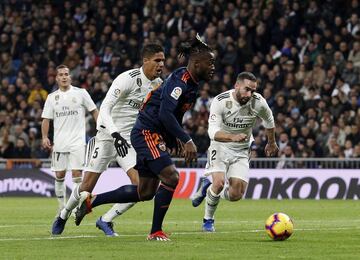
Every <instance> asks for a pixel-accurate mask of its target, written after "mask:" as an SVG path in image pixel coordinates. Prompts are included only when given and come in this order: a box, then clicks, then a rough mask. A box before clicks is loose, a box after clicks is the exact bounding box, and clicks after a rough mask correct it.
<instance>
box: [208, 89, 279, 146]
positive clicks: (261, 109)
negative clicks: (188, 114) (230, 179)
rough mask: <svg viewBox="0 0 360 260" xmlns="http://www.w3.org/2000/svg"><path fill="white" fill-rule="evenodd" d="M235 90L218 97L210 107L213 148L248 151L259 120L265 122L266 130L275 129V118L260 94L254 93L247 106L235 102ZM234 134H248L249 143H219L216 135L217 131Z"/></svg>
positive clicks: (210, 133)
mask: <svg viewBox="0 0 360 260" xmlns="http://www.w3.org/2000/svg"><path fill="white" fill-rule="evenodd" d="M234 92H235V90H234V89H231V90H228V91H226V92H224V93H222V94H220V95H218V96H216V97H215V98H214V100H213V102H212V103H211V106H210V116H209V130H208V132H209V136H210V139H211V146H213V145H215V146H217V145H220V146H222V147H223V148H225V149H231V150H234V151H239V150H246V149H248V148H249V147H250V144H251V142H252V141H253V136H252V130H253V127H254V126H255V124H256V121H257V119H258V118H259V119H261V120H262V121H263V125H264V127H265V128H274V127H275V123H274V117H273V114H272V111H271V109H270V108H269V105H268V104H267V102H266V100H265V99H264V98H263V97H262V96H261V95H260V94H258V93H254V94H253V95H252V97H251V99H250V100H249V102H247V103H246V104H245V105H240V103H239V102H238V101H237V100H235V98H234V96H233V95H235V93H234ZM219 130H221V131H224V132H227V133H232V134H240V133H243V134H246V135H247V136H248V139H247V141H244V142H217V141H215V140H214V135H215V133H216V132H217V131H219ZM245 153H247V151H245Z"/></svg>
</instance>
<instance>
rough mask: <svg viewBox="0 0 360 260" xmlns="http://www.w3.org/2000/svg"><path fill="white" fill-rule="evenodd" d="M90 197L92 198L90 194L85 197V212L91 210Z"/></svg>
mask: <svg viewBox="0 0 360 260" xmlns="http://www.w3.org/2000/svg"><path fill="white" fill-rule="evenodd" d="M91 198H92V196H91V195H90V196H88V197H87V198H86V209H87V213H90V212H91V211H92V206H91Z"/></svg>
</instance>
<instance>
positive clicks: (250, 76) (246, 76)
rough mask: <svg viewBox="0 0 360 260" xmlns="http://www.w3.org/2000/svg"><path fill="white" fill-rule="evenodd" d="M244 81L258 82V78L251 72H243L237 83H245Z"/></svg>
mask: <svg viewBox="0 0 360 260" xmlns="http://www.w3.org/2000/svg"><path fill="white" fill-rule="evenodd" d="M244 79H248V80H250V81H257V78H256V77H255V75H254V74H252V73H251V72H241V73H239V75H238V76H237V78H236V81H243V80H244Z"/></svg>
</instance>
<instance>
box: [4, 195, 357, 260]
mask: <svg viewBox="0 0 360 260" xmlns="http://www.w3.org/2000/svg"><path fill="white" fill-rule="evenodd" d="M152 206H153V202H152V201H151V202H142V203H138V204H137V205H135V206H134V207H133V208H132V209H131V210H130V211H128V212H127V213H126V214H124V215H123V216H120V217H119V218H117V220H116V221H115V230H116V231H117V232H118V233H119V234H120V237H115V238H108V237H105V236H104V235H103V233H102V232H101V231H99V230H98V229H96V227H95V221H96V219H97V217H99V216H100V215H101V214H102V213H104V212H105V210H107V209H108V208H109V207H110V206H102V207H98V208H96V209H95V210H94V211H93V213H91V214H90V215H88V216H87V217H85V219H84V220H83V223H82V225H81V226H79V227H76V226H75V224H74V222H73V219H72V218H71V219H69V221H68V223H67V225H66V228H65V231H64V233H63V235H62V236H58V237H52V236H51V235H50V228H51V224H52V222H53V219H54V215H55V212H56V207H57V202H56V200H55V199H43V198H0V258H1V259H72V258H73V259H85V258H86V259H89V258H90V259H360V227H359V224H360V202H359V201H343V200H341V201H339V200H322V201H315V200H281V201H280V200H279V201H277V200H243V201H238V202H234V203H230V202H227V201H221V203H220V204H219V208H218V211H217V213H216V221H215V224H216V230H217V232H216V233H213V234H206V233H203V232H201V222H202V217H203V209H204V208H203V205H201V206H200V207H199V208H193V207H192V206H191V203H190V201H189V200H174V201H173V203H172V205H171V207H170V210H169V212H168V215H167V217H166V219H165V225H164V230H165V232H168V233H169V234H170V237H171V239H172V241H171V242H154V241H152V242H149V241H145V238H146V235H147V233H148V231H149V229H150V224H151V218H152ZM274 212H284V213H286V214H288V215H289V216H290V217H292V218H293V220H294V224H295V231H294V234H293V235H292V237H290V238H289V239H288V240H287V241H283V242H274V241H271V240H270V239H269V237H268V236H267V234H266V233H265V230H264V222H265V220H266V218H267V217H268V216H269V215H270V214H272V213H274Z"/></svg>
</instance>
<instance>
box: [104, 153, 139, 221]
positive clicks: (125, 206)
mask: <svg viewBox="0 0 360 260" xmlns="http://www.w3.org/2000/svg"><path fill="white" fill-rule="evenodd" d="M116 161H117V162H118V164H119V165H120V167H121V168H122V169H123V170H124V171H125V172H126V174H127V175H128V176H129V178H130V181H131V184H133V185H136V186H137V185H139V174H138V171H137V170H135V169H134V167H135V165H136V152H135V150H134V148H133V147H131V148H129V151H128V154H127V155H126V156H125V157H124V158H122V157H120V156H117V157H116ZM135 203H136V202H129V203H116V204H115V205H114V206H113V207H112V208H111V209H110V210H108V211H107V212H106V213H105V214H104V215H103V216H102V217H101V220H102V221H105V222H112V221H113V220H114V219H115V218H117V217H118V216H120V215H122V214H124V213H125V212H126V211H127V210H129V209H130V208H131V207H132V206H134V205H135Z"/></svg>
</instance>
